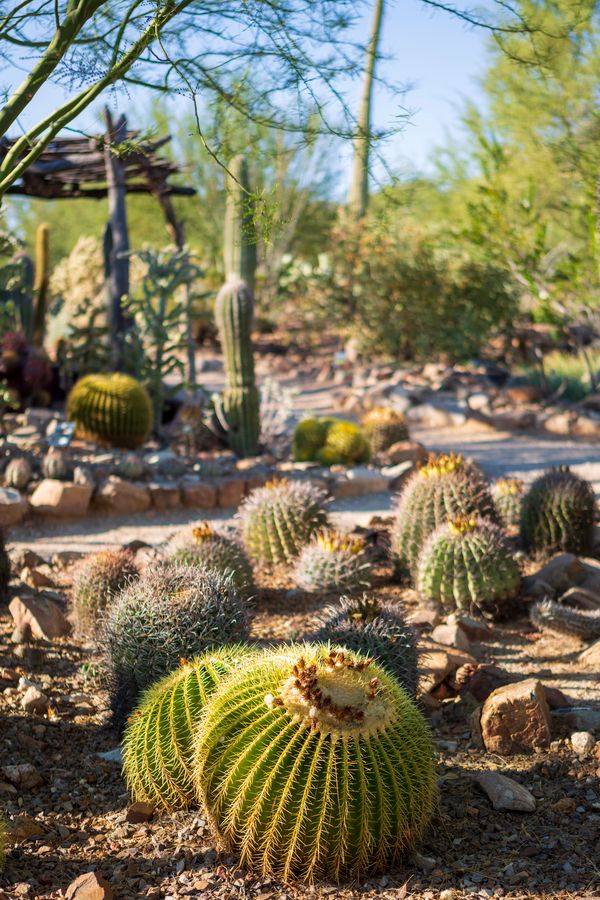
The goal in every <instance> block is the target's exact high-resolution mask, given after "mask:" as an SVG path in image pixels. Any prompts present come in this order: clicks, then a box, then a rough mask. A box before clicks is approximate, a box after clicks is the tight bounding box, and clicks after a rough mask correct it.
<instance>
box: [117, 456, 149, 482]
mask: <svg viewBox="0 0 600 900" xmlns="http://www.w3.org/2000/svg"><path fill="white" fill-rule="evenodd" d="M117 471H118V473H119V475H120V476H121V477H122V478H126V479H127V480H128V481H137V480H138V479H139V478H141V477H142V475H143V474H144V463H143V460H141V459H140V458H139V456H136V454H135V453H127V454H126V455H125V456H124V457H123V459H122V460H121V461H120V462H119V465H118V469H117Z"/></svg>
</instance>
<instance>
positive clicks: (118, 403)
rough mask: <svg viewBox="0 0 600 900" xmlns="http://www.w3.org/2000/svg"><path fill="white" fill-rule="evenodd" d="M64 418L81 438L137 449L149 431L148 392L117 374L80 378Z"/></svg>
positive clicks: (70, 396)
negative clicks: (72, 424) (74, 427)
mask: <svg viewBox="0 0 600 900" xmlns="http://www.w3.org/2000/svg"><path fill="white" fill-rule="evenodd" d="M67 416H68V418H69V419H70V420H71V421H72V422H74V423H75V426H76V431H77V434H78V435H79V436H80V437H83V438H88V439H90V440H94V441H99V442H101V443H105V444H108V445H109V446H111V447H121V448H124V449H134V448H135V447H139V446H140V445H141V444H143V443H144V441H145V440H146V438H147V437H148V435H149V434H150V431H151V429H152V404H151V401H150V397H149V395H148V392H147V391H146V389H145V388H144V387H143V385H141V384H140V382H139V381H137V380H136V379H135V378H132V377H131V376H129V375H123V374H122V373H120V372H112V373H108V374H106V373H99V374H97V375H86V376H85V377H84V378H81V379H80V380H79V381H78V382H77V383H76V384H75V385H74V387H73V388H72V390H71V392H70V394H69V396H68V398H67Z"/></svg>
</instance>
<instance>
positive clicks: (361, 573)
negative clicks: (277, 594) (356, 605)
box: [294, 531, 372, 592]
mask: <svg viewBox="0 0 600 900" xmlns="http://www.w3.org/2000/svg"><path fill="white" fill-rule="evenodd" d="M365 551H366V548H365V544H364V541H362V540H360V539H359V538H353V537H351V536H350V535H344V534H340V533H337V532H335V531H323V532H321V533H320V534H317V535H316V536H315V537H314V538H313V539H312V541H311V542H310V543H309V544H307V545H306V546H305V547H304V548H303V549H302V551H301V552H300V556H299V557H298V561H297V563H296V567H295V569H294V579H295V581H296V584H297V585H298V587H301V588H302V589H303V590H305V591H325V592H327V591H336V590H337V591H357V590H359V589H360V588H362V587H369V585H370V578H369V575H370V571H371V569H372V564H371V562H370V561H369V559H368V557H367V554H366V552H365Z"/></svg>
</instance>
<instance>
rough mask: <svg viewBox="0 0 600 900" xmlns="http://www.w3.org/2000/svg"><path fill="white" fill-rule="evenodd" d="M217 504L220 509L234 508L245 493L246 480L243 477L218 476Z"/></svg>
mask: <svg viewBox="0 0 600 900" xmlns="http://www.w3.org/2000/svg"><path fill="white" fill-rule="evenodd" d="M216 487H217V506H219V507H221V508H222V509H236V508H237V507H238V506H239V505H240V503H241V502H242V500H243V499H244V495H245V493H246V482H245V480H244V479H243V478H235V477H232V478H218V479H217V481H216Z"/></svg>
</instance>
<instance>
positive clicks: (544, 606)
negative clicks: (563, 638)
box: [529, 600, 600, 641]
mask: <svg viewBox="0 0 600 900" xmlns="http://www.w3.org/2000/svg"><path fill="white" fill-rule="evenodd" d="M529 616H530V619H531V621H532V622H533V624H534V625H535V627H536V628H539V630H540V631H550V632H552V633H553V634H568V635H571V636H572V637H578V638H581V639H582V640H584V641H594V640H597V639H598V638H600V609H573V607H571V606H565V605H564V604H563V603H556V602H555V601H554V600H540V601H539V602H538V603H534V605H533V606H532V607H531V612H530V614H529Z"/></svg>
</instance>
